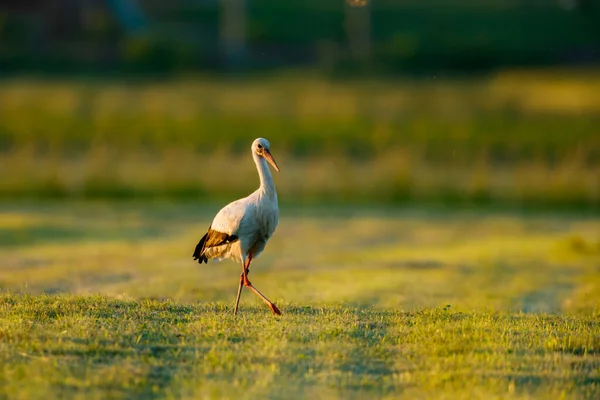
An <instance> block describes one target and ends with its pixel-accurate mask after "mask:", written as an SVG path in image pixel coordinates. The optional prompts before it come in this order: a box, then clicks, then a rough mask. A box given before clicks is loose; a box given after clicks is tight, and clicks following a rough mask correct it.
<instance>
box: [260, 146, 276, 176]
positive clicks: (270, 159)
mask: <svg viewBox="0 0 600 400" xmlns="http://www.w3.org/2000/svg"><path fill="white" fill-rule="evenodd" d="M263 154H264V156H265V159H266V160H267V161H268V162H269V164H271V166H272V167H273V168H275V171H277V172H279V167H278V166H277V163H276V162H275V159H274V158H273V156H272V155H271V152H270V151H269V150H267V149H265V151H264V152H263Z"/></svg>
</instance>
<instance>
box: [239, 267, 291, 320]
mask: <svg viewBox="0 0 600 400" xmlns="http://www.w3.org/2000/svg"><path fill="white" fill-rule="evenodd" d="M250 261H252V257H248V262H247V263H246V265H245V266H244V272H243V273H242V282H243V283H244V286H247V287H248V289H250V290H252V291H253V292H254V293H256V295H257V296H258V297H260V299H261V300H262V301H264V302H265V303H266V304H267V305H268V306H269V308H270V309H271V311H272V312H273V314H277V315H281V311H279V308H277V306H276V305H275V304H274V303H273V302H272V301H271V300H269V299H267V298H266V297H265V296H264V295H263V294H262V293H261V292H259V291H258V289H256V288H255V287H254V286H252V283H251V282H250V281H249V280H248V273H249V272H250ZM240 291H241V289H240Z"/></svg>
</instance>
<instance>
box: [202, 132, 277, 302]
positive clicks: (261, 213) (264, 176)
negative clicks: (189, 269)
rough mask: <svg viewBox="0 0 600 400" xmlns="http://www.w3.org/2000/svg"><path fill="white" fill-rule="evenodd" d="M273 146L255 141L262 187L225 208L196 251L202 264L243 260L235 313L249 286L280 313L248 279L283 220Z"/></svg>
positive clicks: (263, 141) (217, 216)
mask: <svg viewBox="0 0 600 400" xmlns="http://www.w3.org/2000/svg"><path fill="white" fill-rule="evenodd" d="M269 147H270V144H269V142H268V141H267V140H265V139H262V138H258V139H256V140H255V141H254V142H253V143H252V157H253V159H254V163H255V164H256V169H257V170H258V175H259V177H260V187H259V188H258V189H257V190H256V191H255V192H254V193H252V194H251V195H249V196H248V197H244V198H243V199H239V200H236V201H234V202H232V203H230V204H228V205H226V206H225V207H223V208H222V209H221V211H219V212H218V213H217V215H216V216H215V218H214V219H213V221H212V223H211V225H210V227H209V228H208V232H207V233H206V234H205V235H204V236H203V237H202V239H200V242H199V243H198V245H197V246H196V249H195V250H194V259H195V260H198V262H199V263H200V264H202V263H203V262H205V263H208V260H209V259H216V260H220V259H224V258H229V259H232V260H235V261H237V262H241V263H242V275H241V276H240V286H239V288H238V297H237V300H236V305H235V311H234V313H237V308H238V304H239V299H240V294H241V291H242V287H243V286H247V287H249V288H250V289H251V290H252V291H254V292H255V293H256V294H257V295H258V296H259V297H260V298H261V299H262V300H263V301H265V303H267V304H268V305H269V307H270V308H271V310H272V311H273V313H275V314H280V312H279V309H278V308H277V307H276V306H275V304H273V303H272V302H271V301H270V300H268V299H267V298H266V297H265V296H263V295H262V294H261V293H260V292H259V291H258V290H257V289H256V288H254V287H253V286H252V284H251V283H250V281H249V280H248V270H249V268H250V262H251V261H252V260H253V259H255V258H257V257H258V256H259V255H260V253H262V251H263V250H264V249H265V246H266V245H267V242H268V240H269V238H270V237H271V235H273V233H274V232H275V228H276V227H277V223H278V221H279V206H278V204H277V192H276V191H275V183H274V182H273V176H272V175H271V171H270V169H269V165H268V164H267V162H268V163H270V164H271V165H272V166H273V167H274V168H275V169H276V170H277V171H279V167H278V166H277V163H276V162H275V160H274V159H273V156H272V155H271V152H270V150H269Z"/></svg>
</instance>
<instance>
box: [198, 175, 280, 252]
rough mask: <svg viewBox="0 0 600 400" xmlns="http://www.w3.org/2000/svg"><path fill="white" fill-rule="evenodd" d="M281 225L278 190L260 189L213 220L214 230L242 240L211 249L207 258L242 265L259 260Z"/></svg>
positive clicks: (226, 207) (228, 206)
mask: <svg viewBox="0 0 600 400" xmlns="http://www.w3.org/2000/svg"><path fill="white" fill-rule="evenodd" d="M266 168H267V171H268V167H266ZM278 222H279V206H278V204H277V194H276V193H275V188H274V187H273V191H272V193H267V192H265V191H264V190H263V189H262V188H260V189H258V190H256V191H255V192H254V193H252V194H251V195H250V196H248V197H245V198H243V199H239V200H236V201H234V202H232V203H229V204H228V205H226V206H225V207H223V208H222V209H221V211H219V213H218V214H217V215H216V216H215V218H214V219H213V222H212V224H211V229H213V230H215V231H219V232H223V233H226V234H228V235H232V236H237V237H238V240H237V241H234V242H231V243H227V244H224V245H221V246H215V247H210V248H208V249H206V250H205V252H204V254H205V255H206V256H207V257H208V258H209V259H216V260H221V259H224V258H229V259H232V260H235V261H237V262H242V263H245V262H246V260H247V258H248V256H250V255H251V256H252V258H253V259H255V258H257V257H258V256H259V255H260V253H262V251H263V250H264V249H265V246H266V245H267V241H268V240H269V238H270V237H271V235H273V233H274V232H275V228H276V227H277V223H278Z"/></svg>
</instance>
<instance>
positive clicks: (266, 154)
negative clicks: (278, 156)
mask: <svg viewBox="0 0 600 400" xmlns="http://www.w3.org/2000/svg"><path fill="white" fill-rule="evenodd" d="M252 152H253V153H256V154H257V155H258V156H259V157H263V158H264V159H265V160H267V162H268V163H269V164H271V166H272V167H273V168H275V171H277V172H279V167H278V166H277V163H276V162H275V160H274V159H273V156H272V155H271V144H270V143H269V141H268V140H267V139H263V138H258V139H256V140H254V142H252Z"/></svg>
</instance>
